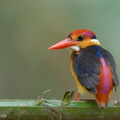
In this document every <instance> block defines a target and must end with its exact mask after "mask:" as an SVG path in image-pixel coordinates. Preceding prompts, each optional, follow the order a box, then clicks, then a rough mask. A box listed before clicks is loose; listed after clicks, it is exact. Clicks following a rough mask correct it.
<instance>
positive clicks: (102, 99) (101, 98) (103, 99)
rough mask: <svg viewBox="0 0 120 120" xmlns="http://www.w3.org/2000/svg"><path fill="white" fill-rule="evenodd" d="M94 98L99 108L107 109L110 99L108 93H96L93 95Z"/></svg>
mask: <svg viewBox="0 0 120 120" xmlns="http://www.w3.org/2000/svg"><path fill="white" fill-rule="evenodd" d="M95 98H96V101H97V104H98V106H99V107H107V106H108V102H109V99H110V93H108V94H103V93H99V94H98V93H97V94H96V95H95Z"/></svg>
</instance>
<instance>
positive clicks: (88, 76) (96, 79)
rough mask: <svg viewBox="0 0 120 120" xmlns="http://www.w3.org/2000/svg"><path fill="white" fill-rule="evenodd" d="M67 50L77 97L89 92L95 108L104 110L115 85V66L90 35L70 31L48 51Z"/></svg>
mask: <svg viewBox="0 0 120 120" xmlns="http://www.w3.org/2000/svg"><path fill="white" fill-rule="evenodd" d="M63 48H69V49H70V50H71V51H72V54H71V57H70V69H71V73H72V76H73V78H74V80H75V82H76V85H77V88H78V93H77V96H76V100H80V95H81V94H84V93H85V92H89V93H91V94H93V95H94V97H95V99H96V102H97V104H98V106H99V107H107V106H108V102H109V100H110V94H111V92H112V90H113V88H115V90H116V87H118V86H119V80H118V76H117V73H116V63H115V60H114V58H113V56H112V54H111V53H110V52H109V51H108V50H106V49H104V48H102V47H101V44H100V42H99V40H98V39H97V37H96V35H95V33H94V32H92V31H90V30H87V29H77V30H74V31H72V32H70V33H69V34H68V35H67V37H66V39H64V40H62V41H60V42H58V43H56V44H54V45H52V46H51V47H49V48H48V49H63Z"/></svg>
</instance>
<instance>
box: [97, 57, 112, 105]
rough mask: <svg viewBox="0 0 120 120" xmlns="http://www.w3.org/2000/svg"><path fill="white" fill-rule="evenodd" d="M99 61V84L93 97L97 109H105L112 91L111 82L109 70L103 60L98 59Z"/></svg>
mask: <svg viewBox="0 0 120 120" xmlns="http://www.w3.org/2000/svg"><path fill="white" fill-rule="evenodd" d="M100 61H101V64H102V66H101V68H100V69H101V71H102V72H101V74H100V83H99V85H98V86H97V94H96V95H95V98H96V101H97V103H98V105H99V107H107V104H108V102H109V97H110V93H111V91H112V89H113V80H112V73H111V69H110V67H109V66H108V65H106V63H105V60H104V58H100Z"/></svg>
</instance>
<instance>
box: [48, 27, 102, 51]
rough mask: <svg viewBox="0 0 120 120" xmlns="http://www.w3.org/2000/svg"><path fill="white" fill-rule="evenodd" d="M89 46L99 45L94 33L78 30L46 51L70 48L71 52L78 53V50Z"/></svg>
mask: <svg viewBox="0 0 120 120" xmlns="http://www.w3.org/2000/svg"><path fill="white" fill-rule="evenodd" d="M90 45H99V46H100V42H99V41H98V40H97V38H96V35H95V33H94V32H92V31H90V30H86V29H78V30H74V31H72V32H70V33H69V34H68V35H67V38H66V39H65V40H62V41H60V42H58V43H56V44H54V45H52V46H51V47H49V48H48V49H63V48H70V49H72V50H73V51H80V48H82V49H84V48H86V47H88V46H90Z"/></svg>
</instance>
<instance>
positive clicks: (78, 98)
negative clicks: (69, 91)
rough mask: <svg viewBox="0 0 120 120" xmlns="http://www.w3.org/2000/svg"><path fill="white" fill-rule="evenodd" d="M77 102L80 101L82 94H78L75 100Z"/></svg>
mask: <svg viewBox="0 0 120 120" xmlns="http://www.w3.org/2000/svg"><path fill="white" fill-rule="evenodd" d="M75 100H76V101H80V92H78V94H77V96H76V98H75Z"/></svg>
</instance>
